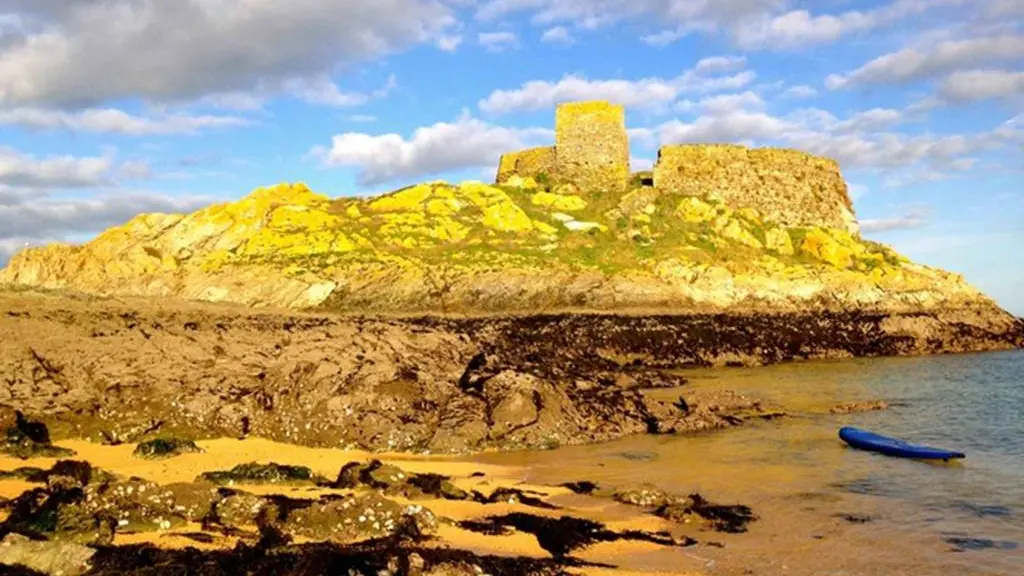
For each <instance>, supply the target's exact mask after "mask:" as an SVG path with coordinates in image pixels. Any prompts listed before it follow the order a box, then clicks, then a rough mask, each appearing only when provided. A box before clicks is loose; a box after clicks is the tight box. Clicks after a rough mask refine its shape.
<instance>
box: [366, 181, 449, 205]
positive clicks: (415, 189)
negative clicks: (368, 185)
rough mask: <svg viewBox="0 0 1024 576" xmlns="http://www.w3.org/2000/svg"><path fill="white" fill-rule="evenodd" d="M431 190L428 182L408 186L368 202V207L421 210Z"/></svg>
mask: <svg viewBox="0 0 1024 576" xmlns="http://www.w3.org/2000/svg"><path fill="white" fill-rule="evenodd" d="M433 192H434V189H433V187H432V186H431V185H430V184H418V185H416V186H410V187H409V188H405V189H403V190H399V191H397V192H392V193H391V194H387V195H385V196H381V197H380V198H378V199H376V200H374V201H373V202H370V204H369V209H370V210H372V211H374V212H403V211H409V210H421V209H422V206H423V203H424V202H425V201H426V200H427V198H430V196H431V195H432V194H433Z"/></svg>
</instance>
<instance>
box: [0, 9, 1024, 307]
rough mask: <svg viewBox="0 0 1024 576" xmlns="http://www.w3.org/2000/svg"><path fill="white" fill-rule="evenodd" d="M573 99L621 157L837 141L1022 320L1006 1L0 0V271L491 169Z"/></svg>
mask: <svg viewBox="0 0 1024 576" xmlns="http://www.w3.org/2000/svg"><path fill="white" fill-rule="evenodd" d="M583 99H605V100H610V101H613V102H617V103H620V104H623V105H625V107H626V114H627V124H628V127H629V129H630V136H631V138H630V142H631V149H632V156H633V166H634V169H644V168H647V167H649V166H650V165H651V163H652V161H653V160H654V159H655V158H656V156H657V150H658V147H659V146H661V145H665V144H673V143H682V142H733V143H740V144H747V145H752V146H784V147H790V148H798V149H802V150H806V151H808V152H812V153H815V154H821V155H825V156H829V157H832V158H835V159H836V160H838V161H839V163H840V167H841V170H842V171H843V174H844V176H845V177H846V179H847V181H848V182H849V184H850V189H851V193H852V196H853V197H854V202H855V209H856V212H857V215H858V217H859V218H860V220H861V223H862V230H863V233H864V235H865V236H866V237H869V238H871V239H874V240H878V241H881V242H885V243H888V244H890V245H892V246H894V247H895V248H896V249H897V250H899V251H901V252H902V253H904V254H906V255H908V256H909V257H911V258H912V259H914V260H915V261H918V262H921V263H925V264H929V265H933V266H938V267H941V268H944V269H947V270H951V271H955V272H958V273H961V274H964V275H965V277H966V278H967V280H968V281H969V282H971V283H972V284H973V285H975V286H977V287H978V288H980V289H982V290H983V291H985V292H986V293H987V294H989V295H991V296H992V297H994V298H996V299H997V301H998V302H999V303H1000V304H1002V305H1003V306H1004V307H1006V308H1008V309H1009V310H1010V311H1012V312H1014V313H1016V314H1018V315H1024V256H1022V252H1024V2H1021V1H1020V0H895V1H891V2H878V1H858V0H816V1H811V0H805V1H799V0H289V1H288V2H282V1H277V0H175V1H170V0H0V265H2V264H3V263H4V262H6V260H7V259H8V258H9V257H10V256H11V254H13V253H14V252H16V251H17V250H20V249H22V248H23V247H25V246H29V245H37V244H44V243H47V242H53V241H69V242H83V241H87V240H88V239H90V238H92V237H93V236H95V234H96V233H98V232H99V231H101V230H103V229H105V228H107V227H109V226H112V225H116V224H119V223H122V222H125V221H127V220H128V219H130V218H131V217H132V216H134V215H135V214H138V213H140V212H188V211H193V210H195V209H197V208H199V207H202V206H204V205H206V204H209V203H210V202H214V201H226V200H236V199H238V198H241V197H242V196H244V195H246V194H247V193H248V192H249V191H251V190H252V189H254V188H256V187H259V186H266V185H272V184H276V183H279V182H296V181H302V182H306V183H307V184H308V185H309V186H310V187H311V188H313V189H314V190H316V191H318V192H321V193H324V194H327V195H330V196H352V195H368V194H375V193H381V192H386V191H389V190H393V189H397V188H399V187H402V186H404V185H407V184H409V183H413V182H416V181H422V180H433V179H446V180H449V181H461V180H467V179H468V180H485V181H487V180H491V179H493V178H494V172H495V167H496V164H497V161H498V158H499V156H500V154H501V153H502V152H506V151H511V150H515V149H519V148H524V147H528V146H534V145H547V144H550V143H552V142H553V138H554V134H553V131H552V129H553V124H554V106H555V104H557V103H559V102H563V101H571V100H583Z"/></svg>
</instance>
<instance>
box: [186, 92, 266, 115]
mask: <svg viewBox="0 0 1024 576" xmlns="http://www.w3.org/2000/svg"><path fill="white" fill-rule="evenodd" d="M266 99H267V97H266V95H260V94H256V93H254V92H221V93H219V94H210V95H208V96H203V97H202V98H200V99H199V102H198V103H199V104H201V105H203V106H210V107H212V108H221V109H224V110H235V111H238V112H259V111H262V110H263V105H264V104H265V103H266Z"/></svg>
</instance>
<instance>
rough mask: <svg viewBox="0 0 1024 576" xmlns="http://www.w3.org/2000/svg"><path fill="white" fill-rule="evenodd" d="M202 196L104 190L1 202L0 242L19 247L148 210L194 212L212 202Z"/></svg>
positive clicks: (95, 228) (99, 227)
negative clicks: (82, 195) (94, 193)
mask: <svg viewBox="0 0 1024 576" xmlns="http://www.w3.org/2000/svg"><path fill="white" fill-rule="evenodd" d="M210 201H211V200H210V199H209V198H205V197H199V196H171V195H167V194H159V193H153V192H128V193H117V194H104V195H100V196H95V197H90V198H56V197H48V196H45V195H44V196H39V195H32V196H25V198H24V201H22V202H20V203H15V204H7V205H0V246H6V249H7V250H10V249H11V248H12V244H13V247H14V248H18V249H20V246H18V244H19V243H20V244H21V245H22V246H23V245H24V243H25V242H31V241H32V240H33V239H41V238H42V239H50V238H55V237H62V236H65V235H68V234H83V233H90V232H98V231H101V230H104V229H105V228H108V227H110V226H114V225H118V224H121V223H124V222H126V221H128V220H130V219H131V218H133V217H134V216H136V215H137V214H140V213H146V212H164V213H175V212H191V211H194V210H197V209H199V208H201V207H203V206H205V205H207V204H209V203H210Z"/></svg>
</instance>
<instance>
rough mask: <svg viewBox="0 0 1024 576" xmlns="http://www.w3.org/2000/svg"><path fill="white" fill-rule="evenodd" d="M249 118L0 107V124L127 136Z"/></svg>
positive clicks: (193, 130) (183, 130) (241, 122)
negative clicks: (138, 114)
mask: <svg viewBox="0 0 1024 576" xmlns="http://www.w3.org/2000/svg"><path fill="white" fill-rule="evenodd" d="M249 123H250V121H249V120H247V119H245V118H241V117H238V116H215V115H192V114H161V115H155V116H135V115H132V114H129V113H127V112H124V111H122V110H117V109H114V108H94V109H88V110H81V111H78V112H66V111H62V110H54V109H44V108H32V107H20V108H11V109H2V108H0V125H8V126H21V127H25V128H33V129H43V130H70V131H74V132H105V133H113V134H126V135H131V136H150V135H155V134H195V133H197V132H199V131H200V130H202V129H205V128H228V127H234V126H245V125H248V124H249Z"/></svg>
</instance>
